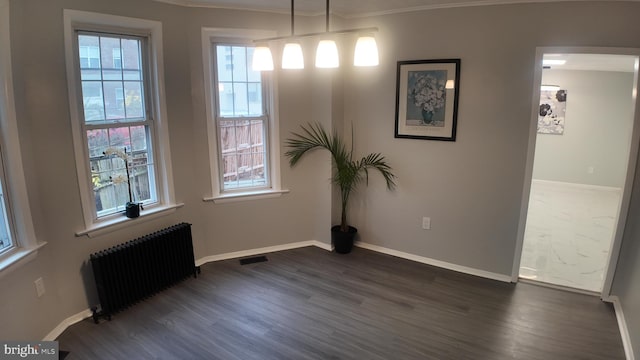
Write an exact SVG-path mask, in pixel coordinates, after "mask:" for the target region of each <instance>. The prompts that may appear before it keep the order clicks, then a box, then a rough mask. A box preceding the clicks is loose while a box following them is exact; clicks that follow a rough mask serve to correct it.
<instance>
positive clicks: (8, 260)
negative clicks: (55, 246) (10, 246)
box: [0, 242, 47, 278]
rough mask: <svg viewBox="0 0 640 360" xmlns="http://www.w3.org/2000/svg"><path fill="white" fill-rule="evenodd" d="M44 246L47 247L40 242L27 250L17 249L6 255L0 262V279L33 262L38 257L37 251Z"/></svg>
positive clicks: (44, 243)
mask: <svg viewBox="0 0 640 360" xmlns="http://www.w3.org/2000/svg"><path fill="white" fill-rule="evenodd" d="M45 245H47V243H46V242H41V243H38V244H37V245H35V246H31V247H28V248H18V249H16V250H15V251H13V252H11V253H9V254H7V255H6V256H5V257H3V259H2V260H0V278H2V277H3V276H5V275H7V274H9V273H10V272H12V271H13V270H15V269H17V268H19V267H20V266H22V265H24V264H27V263H28V262H30V261H32V260H34V259H35V258H36V256H38V250H39V249H40V248H41V247H43V246H45Z"/></svg>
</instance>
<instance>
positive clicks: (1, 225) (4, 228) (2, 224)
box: [0, 184, 13, 253]
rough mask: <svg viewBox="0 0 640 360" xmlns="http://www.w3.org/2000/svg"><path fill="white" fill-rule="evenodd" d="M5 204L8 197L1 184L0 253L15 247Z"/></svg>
mask: <svg viewBox="0 0 640 360" xmlns="http://www.w3.org/2000/svg"><path fill="white" fill-rule="evenodd" d="M5 204H6V199H5V197H4V191H3V189H2V186H1V184H0V253H1V252H3V251H6V250H9V249H11V248H12V247H13V241H12V240H11V232H10V231H9V222H8V216H7V210H6V207H5Z"/></svg>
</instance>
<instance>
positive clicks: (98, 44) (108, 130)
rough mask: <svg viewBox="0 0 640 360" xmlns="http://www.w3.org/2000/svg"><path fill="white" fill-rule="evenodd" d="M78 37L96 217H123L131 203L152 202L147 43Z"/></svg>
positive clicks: (126, 38) (87, 35)
mask: <svg viewBox="0 0 640 360" xmlns="http://www.w3.org/2000/svg"><path fill="white" fill-rule="evenodd" d="M76 38H77V43H78V49H79V52H78V55H79V59H78V60H79V61H78V64H79V68H78V71H79V74H80V82H81V93H82V107H83V112H82V119H83V121H82V127H83V134H84V136H85V140H86V146H87V154H88V159H87V160H88V162H89V166H90V172H91V174H90V176H91V178H90V179H87V180H90V181H91V184H92V187H93V197H94V202H93V203H94V206H95V208H94V210H95V216H96V217H97V218H100V217H103V216H107V215H111V214H113V213H116V212H120V211H122V210H124V205H125V204H126V203H127V202H128V201H129V200H132V201H135V202H143V203H145V204H149V203H154V202H156V200H157V195H156V182H155V175H154V174H155V169H154V161H153V160H154V156H153V152H152V151H151V150H152V147H151V142H152V141H151V139H153V138H154V137H153V131H154V128H153V125H154V123H153V119H152V118H151V117H150V116H149V114H150V113H151V112H150V111H148V110H147V95H146V94H147V88H148V85H147V84H148V80H147V77H148V73H149V72H148V71H147V65H146V64H145V59H148V56H147V55H146V54H145V51H146V50H145V49H146V48H147V47H146V40H145V38H141V37H135V36H126V35H113V34H103V33H95V32H77V33H76ZM83 49H84V50H83ZM113 154H116V155H119V156H114V155H113ZM125 161H126V163H125ZM129 189H130V190H131V192H130V191H129ZM130 197H131V199H130Z"/></svg>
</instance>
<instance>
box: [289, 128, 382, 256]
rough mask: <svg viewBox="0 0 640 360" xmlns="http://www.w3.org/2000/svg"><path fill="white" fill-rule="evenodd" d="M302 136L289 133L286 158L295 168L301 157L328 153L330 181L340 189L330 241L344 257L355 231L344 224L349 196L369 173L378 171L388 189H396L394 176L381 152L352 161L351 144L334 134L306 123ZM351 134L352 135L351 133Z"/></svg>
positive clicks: (365, 179) (345, 222) (350, 246)
mask: <svg viewBox="0 0 640 360" xmlns="http://www.w3.org/2000/svg"><path fill="white" fill-rule="evenodd" d="M302 130H303V131H302V132H301V133H292V136H291V138H290V139H287V140H286V141H285V144H286V146H287V147H288V148H289V150H288V151H287V152H286V153H285V156H287V157H288V158H289V165H291V166H292V167H293V166H295V165H296V164H297V163H298V161H300V159H301V158H302V156H303V155H304V154H306V153H307V152H309V151H312V150H316V149H324V150H328V151H329V152H330V153H331V157H332V160H333V161H332V163H333V176H332V178H331V181H332V183H333V184H335V185H336V186H337V187H338V188H339V189H340V199H341V206H342V209H341V210H342V217H341V221H340V225H335V226H333V227H332V228H331V241H332V242H333V246H334V249H335V251H336V252H337V253H341V254H347V253H349V252H351V249H352V248H353V239H354V237H355V235H356V233H357V231H358V230H357V229H356V228H355V227H353V226H349V225H348V223H347V206H348V204H349V197H350V196H351V193H353V192H354V191H355V189H356V187H357V186H358V185H359V184H360V183H362V182H363V181H364V182H365V183H366V184H368V182H369V170H372V169H373V170H377V171H379V172H380V174H381V175H382V176H383V177H384V179H385V181H386V183H387V188H388V189H389V190H391V189H393V188H394V187H395V181H394V179H395V175H394V174H393V172H392V169H391V167H390V166H389V164H387V162H386V160H385V158H384V156H382V155H381V154H380V153H371V154H369V155H367V156H365V157H363V158H361V159H357V160H356V159H354V158H353V141H352V146H351V149H349V150H347V146H346V144H345V142H344V141H343V140H342V138H341V137H340V136H339V135H338V133H337V131H334V132H333V133H331V134H329V133H328V132H327V131H326V130H325V129H324V128H323V127H322V125H320V124H318V123H316V124H308V125H307V126H304V125H303V126H302ZM352 134H353V132H352Z"/></svg>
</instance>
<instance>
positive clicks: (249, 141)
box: [214, 44, 270, 192]
mask: <svg viewBox="0 0 640 360" xmlns="http://www.w3.org/2000/svg"><path fill="white" fill-rule="evenodd" d="M253 50H254V48H253V47H249V46H242V45H235V44H216V45H215V46H214V52H215V59H216V65H215V81H216V83H217V86H214V88H215V92H216V102H217V106H216V126H217V134H218V148H219V149H218V151H219V164H220V171H219V172H220V177H221V179H220V180H221V181H220V184H221V189H220V190H221V192H226V191H234V190H241V189H251V188H253V189H255V188H266V187H269V185H270V179H269V153H268V146H267V145H268V144H267V139H268V138H269V137H268V133H269V126H268V125H269V118H268V112H267V110H268V108H267V102H266V99H265V98H266V96H264V95H265V94H264V90H263V89H264V88H265V87H264V84H263V81H262V76H261V74H260V72H257V71H253V70H252V69H251V62H252V60H253Z"/></svg>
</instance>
